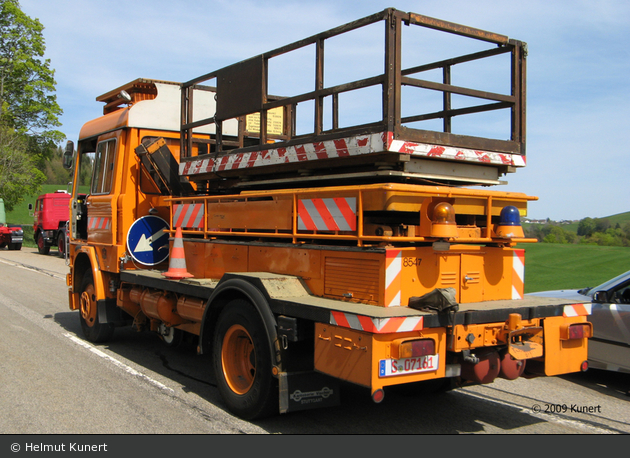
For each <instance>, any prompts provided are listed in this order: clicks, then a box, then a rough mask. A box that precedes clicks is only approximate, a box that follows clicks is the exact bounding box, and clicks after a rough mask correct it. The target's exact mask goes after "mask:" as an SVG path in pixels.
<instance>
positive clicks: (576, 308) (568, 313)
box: [562, 304, 592, 318]
mask: <svg viewBox="0 0 630 458" xmlns="http://www.w3.org/2000/svg"><path fill="white" fill-rule="evenodd" d="M591 310H592V305H591V304H572V305H565V306H564V310H563V312H562V316H563V317H565V318H567V317H574V316H589V315H590V314H591Z"/></svg>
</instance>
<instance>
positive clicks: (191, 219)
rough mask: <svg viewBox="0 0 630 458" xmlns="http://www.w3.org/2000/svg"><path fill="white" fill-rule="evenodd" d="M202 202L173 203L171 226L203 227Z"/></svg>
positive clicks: (203, 210) (203, 211)
mask: <svg viewBox="0 0 630 458" xmlns="http://www.w3.org/2000/svg"><path fill="white" fill-rule="evenodd" d="M204 213H205V209H204V204H175V205H173V227H182V228H187V229H190V228H194V229H201V228H203V215H204Z"/></svg>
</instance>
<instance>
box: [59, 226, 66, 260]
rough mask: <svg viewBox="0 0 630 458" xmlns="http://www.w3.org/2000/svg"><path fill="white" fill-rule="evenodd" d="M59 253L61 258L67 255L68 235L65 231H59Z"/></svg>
mask: <svg viewBox="0 0 630 458" xmlns="http://www.w3.org/2000/svg"><path fill="white" fill-rule="evenodd" d="M57 251H58V252H59V255H60V256H61V257H65V255H66V235H65V234H64V233H63V231H59V236H58V237H57Z"/></svg>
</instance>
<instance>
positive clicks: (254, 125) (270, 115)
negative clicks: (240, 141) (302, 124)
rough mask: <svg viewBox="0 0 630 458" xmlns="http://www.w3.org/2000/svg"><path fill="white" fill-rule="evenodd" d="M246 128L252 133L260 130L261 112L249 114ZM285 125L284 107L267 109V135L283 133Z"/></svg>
mask: <svg viewBox="0 0 630 458" xmlns="http://www.w3.org/2000/svg"><path fill="white" fill-rule="evenodd" d="M245 122H246V124H245V130H246V131H247V132H250V133H259V132H260V113H254V114H250V115H247V117H246V121H245ZM283 126H284V107H277V108H272V109H271V110H268V111H267V135H282V134H284V132H283Z"/></svg>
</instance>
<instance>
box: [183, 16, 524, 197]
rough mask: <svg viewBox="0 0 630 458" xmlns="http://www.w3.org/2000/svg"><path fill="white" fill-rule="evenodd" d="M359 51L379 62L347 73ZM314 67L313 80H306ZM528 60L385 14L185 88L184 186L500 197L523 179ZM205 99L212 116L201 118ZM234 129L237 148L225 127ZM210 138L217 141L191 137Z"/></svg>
mask: <svg viewBox="0 0 630 458" xmlns="http://www.w3.org/2000/svg"><path fill="white" fill-rule="evenodd" d="M378 24H382V26H381V27H379V26H378ZM358 40H360V41H362V42H366V43H369V44H370V45H373V46H369V49H375V50H379V52H380V50H384V52H383V53H382V55H378V54H379V53H378V52H377V55H376V56H372V55H369V56H368V55H361V57H360V58H358V61H357V62H353V61H352V57H351V56H348V54H347V53H343V52H342V51H343V49H344V47H345V46H347V45H348V44H350V43H353V42H357V41H358ZM344 43H345V44H344ZM309 55H310V56H313V57H314V63H313V65H312V68H313V69H314V73H312V74H309V73H307V74H306V75H305V76H304V77H302V75H301V73H300V69H301V68H302V67H304V66H305V65H304V58H305V56H309ZM294 56H295V57H294ZM525 57H526V45H525V44H524V43H522V42H520V41H517V40H512V39H509V38H508V37H505V36H502V35H498V34H495V33H491V32H486V31H483V30H478V29H473V28H470V27H464V26H461V25H458V24H452V23H448V22H444V21H440V20H437V19H433V18H428V17H425V16H421V15H418V14H415V13H404V12H401V11H397V10H394V9H386V10H384V11H382V12H380V13H377V14H374V15H372V16H369V17H366V18H363V19H360V20H357V21H354V22H352V23H349V24H345V25H343V26H340V27H337V28H335V29H332V30H329V31H326V32H323V33H320V34H317V35H314V36H312V37H310V38H306V39H304V40H301V41H298V42H296V43H292V44H290V45H287V46H283V47H282V48H278V49H276V50H274V51H270V52H267V53H265V54H261V55H259V56H256V57H253V58H251V59H248V60H245V61H243V62H240V63H237V64H234V65H231V66H229V67H225V68H222V69H219V70H216V71H214V72H211V73H208V74H206V75H203V76H201V77H198V78H195V79H193V80H191V81H188V82H186V83H184V84H183V85H182V110H181V113H182V124H181V132H182V144H181V152H182V154H181V161H180V166H179V173H180V175H181V176H182V177H185V178H187V179H189V180H191V181H193V182H195V183H197V185H198V187H199V189H205V190H208V191H209V192H212V191H213V190H216V189H230V188H241V189H242V188H265V187H267V188H270V187H296V186H300V185H302V184H303V183H305V182H306V183H309V185H313V186H320V185H335V184H342V183H343V184H348V183H375V182H405V183H439V184H455V185H475V184H481V185H493V184H500V183H501V181H500V177H501V176H502V175H504V174H506V173H511V172H514V171H516V169H518V168H519V167H524V166H525V165H526V161H525ZM367 62H371V63H372V65H371V66H369V68H370V69H374V70H365V71H362V69H363V67H367V66H368V64H367ZM375 62H376V63H375ZM307 67H308V66H307ZM309 68H310V67H309ZM379 68H380V69H381V70H380V73H379V72H378V70H377V69H379ZM372 71H374V72H376V73H374V74H372V73H371V72H372ZM357 72H359V73H361V75H360V77H359V78H357V79H354V78H353V76H354V75H355V74H356V73H357ZM294 75H295V76H294ZM296 80H299V81H300V82H303V81H302V80H306V81H307V83H305V84H309V85H311V86H310V89H307V90H306V91H304V90H303V89H301V90H300V89H297V90H296V89H294V88H293V85H292V84H291V83H287V81H293V82H294V81H296ZM309 80H310V82H309ZM455 81H457V84H454V82H455ZM202 84H203V86H201V85H202ZM301 86H302V87H303V86H304V84H302V85H301ZM269 88H272V89H276V88H278V90H282V91H285V90H286V91H288V92H292V91H296V93H294V95H287V96H272V95H270V93H269ZM208 91H212V92H215V98H216V107H213V108H212V111H211V112H204V113H200V112H199V111H200V110H197V109H196V108H195V107H196V100H197V99H200V100H201V95H202V94H204V93H207V92H208ZM366 120H369V121H368V122H366ZM235 121H237V122H238V134H236V135H234V133H233V129H231V128H230V129H228V128H224V126H223V125H224V124H225V123H231V124H230V125H231V126H233V125H234V122H235ZM202 126H213V127H216V131H215V132H216V134H215V135H213V136H212V137H211V138H210V139H205V140H204V139H199V138H198V137H195V135H194V132H196V131H197V130H198V129H200V128H201V127H202ZM226 126H227V124H226ZM497 126H498V128H495V127H497ZM200 143H205V144H206V145H207V147H205V148H200V147H199V146H198V145H199V144H200ZM204 151H206V152H207V154H200V153H201V152H204Z"/></svg>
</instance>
